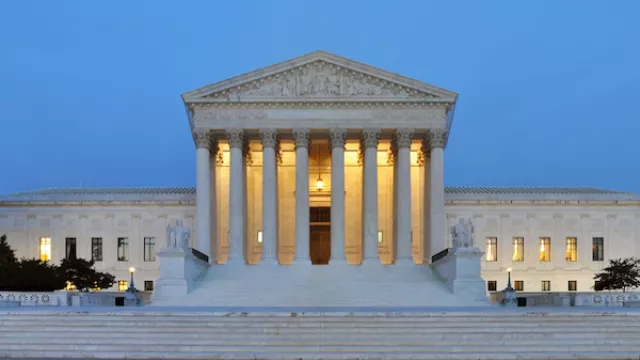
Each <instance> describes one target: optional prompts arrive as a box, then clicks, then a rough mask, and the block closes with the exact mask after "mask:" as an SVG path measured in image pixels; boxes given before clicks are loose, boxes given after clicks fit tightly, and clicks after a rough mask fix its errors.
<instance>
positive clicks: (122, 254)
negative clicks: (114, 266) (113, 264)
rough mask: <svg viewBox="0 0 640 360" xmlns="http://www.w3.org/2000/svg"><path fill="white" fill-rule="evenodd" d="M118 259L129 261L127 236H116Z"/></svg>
mask: <svg viewBox="0 0 640 360" xmlns="http://www.w3.org/2000/svg"><path fill="white" fill-rule="evenodd" d="M118 261H129V238H126V237H121V238H118Z"/></svg>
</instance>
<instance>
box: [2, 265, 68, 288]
mask: <svg viewBox="0 0 640 360" xmlns="http://www.w3.org/2000/svg"><path fill="white" fill-rule="evenodd" d="M14 276H15V280H14V281H13V284H14V289H7V290H14V291H55V290H61V289H64V288H65V286H66V285H67V282H66V280H65V279H64V278H63V277H62V276H60V273H59V271H58V267H57V266H55V265H53V264H50V263H49V262H46V261H41V260H38V259H23V260H21V261H20V263H19V265H18V272H17V273H15V274H14Z"/></svg>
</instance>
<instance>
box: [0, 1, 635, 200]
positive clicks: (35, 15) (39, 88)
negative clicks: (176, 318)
mask: <svg viewBox="0 0 640 360" xmlns="http://www.w3.org/2000/svg"><path fill="white" fill-rule="evenodd" d="M107 5H109V6H107ZM639 14H640V1H635V0H629V1H602V0H600V1H584V0H580V1H578V0H576V1H568V0H567V1H552V0H547V1H513V0H508V1H478V0H468V1H437V2H436V1H425V0H420V1H393V2H391V1H372V0H368V1H347V0H340V1H333V0H329V1H328V0H323V1H300V0H298V1H294V0H291V1H275V0H273V1H269V0H260V1H258V0H256V1H241V0H234V1H200V2H197V1H109V2H92V1H27V0H20V1H2V2H0V134H1V135H2V138H1V143H0V144H1V149H2V151H1V152H0V164H1V165H2V168H1V170H0V172H1V174H2V176H0V194H9V193H13V192H17V191H24V190H32V189H38V188H46V187H76V186H83V187H114V186H136V187H138V186H195V149H194V144H193V140H192V138H191V134H190V130H189V125H188V121H187V117H186V114H185V110H184V106H183V104H182V100H181V98H180V95H181V94H182V93H184V92H187V91H189V90H192V89H195V88H198V87H201V86H204V85H208V84H210V83H214V82H217V81H220V80H224V79H227V78H229V77H232V76H235V75H239V74H242V73H245V72H249V71H251V70H255V69H257V68H260V67H264V66H268V65H271V64H273V63H276V62H281V61H285V60H288V59H290V58H292V57H296V56H300V55H303V54H306V53H309V52H312V51H315V50H325V51H328V52H331V53H334V54H336V55H340V56H344V57H347V58H350V59H353V60H356V61H359V62H363V63H366V64H370V65H373V66H376V67H379V68H382V69H385V70H389V71H391V72H395V73H398V74H401V75H404V76H407V77H411V78H415V79H417V80H420V81H424V82H427V83H430V84H433V85H436V86H439V87H443V88H446V89H449V90H452V91H455V92H457V93H459V94H460V97H459V99H458V105H457V107H456V114H455V115H456V117H455V120H454V123H453V127H452V132H451V136H450V138H449V143H448V147H447V149H446V151H445V183H446V185H514V186H516V185H522V186H535V185H541V186H542V185H544V186H565V185H581V186H595V187H602V188H608V189H615V190H623V191H632V192H636V193H640V115H638V114H640V21H639V20H638V17H639Z"/></svg>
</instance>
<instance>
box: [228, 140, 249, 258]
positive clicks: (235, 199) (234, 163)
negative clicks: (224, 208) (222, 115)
mask: <svg viewBox="0 0 640 360" xmlns="http://www.w3.org/2000/svg"><path fill="white" fill-rule="evenodd" d="M225 132H226V134H227V138H228V139H229V148H230V153H231V154H230V157H231V169H230V176H229V233H230V236H229V258H228V259H227V261H226V264H229V265H236V264H244V259H243V253H244V252H243V248H244V169H243V168H244V154H243V145H244V131H243V130H242V129H226V130H225Z"/></svg>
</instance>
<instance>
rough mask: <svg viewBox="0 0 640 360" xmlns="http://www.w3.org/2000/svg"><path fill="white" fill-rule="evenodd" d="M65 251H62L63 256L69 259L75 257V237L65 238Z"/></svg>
mask: <svg viewBox="0 0 640 360" xmlns="http://www.w3.org/2000/svg"><path fill="white" fill-rule="evenodd" d="M64 242H65V252H64V258H65V259H67V260H69V259H75V258H76V255H77V253H76V248H77V246H76V245H77V243H76V238H66V239H65V241H64Z"/></svg>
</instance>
